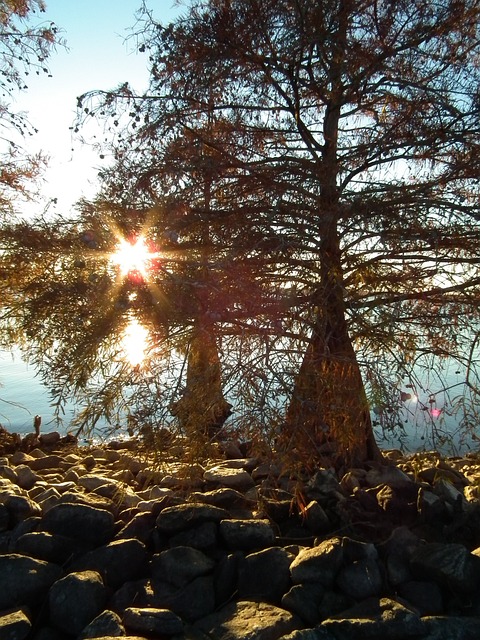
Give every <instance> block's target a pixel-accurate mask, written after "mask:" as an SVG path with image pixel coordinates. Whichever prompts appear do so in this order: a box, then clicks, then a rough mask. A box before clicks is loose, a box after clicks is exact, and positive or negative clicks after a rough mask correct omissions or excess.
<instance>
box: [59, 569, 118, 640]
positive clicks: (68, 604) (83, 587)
mask: <svg viewBox="0 0 480 640" xmlns="http://www.w3.org/2000/svg"><path fill="white" fill-rule="evenodd" d="M48 600H49V611H50V620H51V622H52V624H53V626H54V627H56V628H57V629H60V630H61V631H64V632H65V633H69V634H72V635H78V634H79V633H80V632H81V631H83V629H84V628H85V627H86V626H87V624H89V623H90V622H92V620H93V619H94V618H96V617H97V616H98V615H99V614H100V613H101V611H103V609H104V608H105V602H106V600H107V591H106V589H105V586H104V584H103V581H102V578H101V576H100V574H99V573H97V572H96V571H83V572H79V573H69V574H68V575H66V576H65V577H64V578H62V579H61V580H57V582H55V584H54V585H52V587H51V589H50V592H49V594H48Z"/></svg>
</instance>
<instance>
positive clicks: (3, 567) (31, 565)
mask: <svg viewBox="0 0 480 640" xmlns="http://www.w3.org/2000/svg"><path fill="white" fill-rule="evenodd" d="M62 575H63V571H62V569H61V568H60V567H59V566H58V565H56V564H52V563H49V562H43V561H42V560H35V559H33V558H28V557H27V556H23V555H20V554H14V553H12V554H6V555H0V611H1V610H6V609H13V608H14V607H21V606H24V605H28V606H34V605H37V604H39V603H40V602H41V601H42V599H43V598H44V597H45V596H46V594H47V592H48V590H49V588H50V586H51V585H52V584H53V583H54V582H55V581H56V580H58V579H59V578H60V577H61V576H62Z"/></svg>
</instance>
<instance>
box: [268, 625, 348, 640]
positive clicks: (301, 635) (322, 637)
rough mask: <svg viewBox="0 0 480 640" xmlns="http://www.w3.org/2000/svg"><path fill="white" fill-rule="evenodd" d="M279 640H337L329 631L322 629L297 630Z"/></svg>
mask: <svg viewBox="0 0 480 640" xmlns="http://www.w3.org/2000/svg"><path fill="white" fill-rule="evenodd" d="M280 640H338V639H337V637H336V636H333V635H332V634H331V633H330V632H329V631H327V630H326V629H324V628H323V627H316V628H315V629H299V630H298V631H293V632H292V633H289V634H287V635H286V636H282V637H281V638H280Z"/></svg>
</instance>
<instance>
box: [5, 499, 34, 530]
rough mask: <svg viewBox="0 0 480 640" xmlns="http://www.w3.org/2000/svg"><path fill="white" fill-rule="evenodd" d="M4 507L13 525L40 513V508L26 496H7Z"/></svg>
mask: <svg viewBox="0 0 480 640" xmlns="http://www.w3.org/2000/svg"><path fill="white" fill-rule="evenodd" d="M4 505H5V506H6V507H7V509H8V512H9V513H10V519H11V522H12V523H14V524H17V522H21V521H22V520H26V519H27V518H31V517H34V516H39V515H40V514H41V513H42V510H41V508H40V506H39V505H38V504H37V503H36V502H34V501H33V500H30V498H29V497H28V496H9V497H8V498H7V499H6V500H5V502H4Z"/></svg>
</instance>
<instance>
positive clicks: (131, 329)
mask: <svg viewBox="0 0 480 640" xmlns="http://www.w3.org/2000/svg"><path fill="white" fill-rule="evenodd" d="M121 344H122V348H123V351H124V353H125V359H126V360H127V362H128V363H129V364H131V365H132V367H136V366H138V365H140V364H141V363H142V362H143V360H144V359H145V352H146V349H147V344H148V330H147V329H146V328H145V327H144V326H143V325H142V324H140V322H139V321H138V320H137V319H136V318H132V319H131V320H130V322H129V323H128V325H127V326H126V327H125V331H124V332H123V336H122V342H121Z"/></svg>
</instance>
